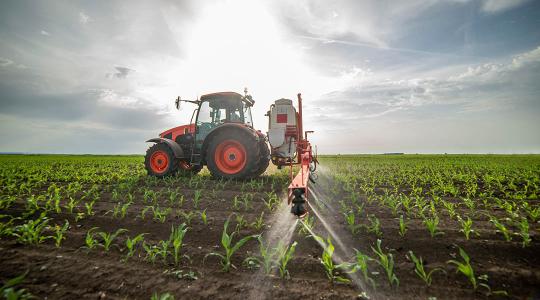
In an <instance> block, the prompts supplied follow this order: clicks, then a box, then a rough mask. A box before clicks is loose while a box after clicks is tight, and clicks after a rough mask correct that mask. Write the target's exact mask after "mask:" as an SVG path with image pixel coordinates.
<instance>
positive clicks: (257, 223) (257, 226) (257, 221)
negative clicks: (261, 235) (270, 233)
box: [251, 211, 264, 231]
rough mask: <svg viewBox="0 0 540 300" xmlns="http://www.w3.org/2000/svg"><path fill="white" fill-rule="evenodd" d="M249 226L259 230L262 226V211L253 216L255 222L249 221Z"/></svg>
mask: <svg viewBox="0 0 540 300" xmlns="http://www.w3.org/2000/svg"><path fill="white" fill-rule="evenodd" d="M251 227H253V228H254V229H255V230H257V231H260V230H261V229H262V228H263V227H264V211H261V214H260V215H259V216H258V217H257V218H255V222H253V223H251Z"/></svg>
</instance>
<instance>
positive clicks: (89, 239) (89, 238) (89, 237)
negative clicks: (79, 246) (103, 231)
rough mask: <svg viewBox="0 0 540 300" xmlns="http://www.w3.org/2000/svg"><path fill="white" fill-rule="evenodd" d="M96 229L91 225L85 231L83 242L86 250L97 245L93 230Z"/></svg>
mask: <svg viewBox="0 0 540 300" xmlns="http://www.w3.org/2000/svg"><path fill="white" fill-rule="evenodd" d="M96 229H98V227H93V228H91V229H90V230H88V231H87V232H86V237H85V239H84V243H85V245H86V246H85V247H86V249H88V250H92V249H94V248H95V247H96V246H97V245H98V241H97V240H96V239H95V238H94V230H96Z"/></svg>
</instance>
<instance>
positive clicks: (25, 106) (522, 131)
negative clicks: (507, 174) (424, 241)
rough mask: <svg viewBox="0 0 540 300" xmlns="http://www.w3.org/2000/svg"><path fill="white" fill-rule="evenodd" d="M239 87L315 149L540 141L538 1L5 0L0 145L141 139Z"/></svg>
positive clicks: (39, 148)
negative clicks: (298, 128)
mask: <svg viewBox="0 0 540 300" xmlns="http://www.w3.org/2000/svg"><path fill="white" fill-rule="evenodd" d="M244 87H248V89H249V91H250V93H251V94H252V95H253V98H254V99H255V100H256V105H255V108H254V119H255V126H256V127H257V128H259V129H262V130H263V131H265V130H266V128H267V120H266V119H265V117H264V113H265V112H266V110H267V109H268V106H269V105H270V104H271V103H272V102H273V101H274V100H276V99H278V98H282V97H285V98H291V99H294V98H295V95H296V93H298V92H302V94H303V95H304V102H305V111H306V117H305V118H306V120H305V123H306V125H305V127H306V129H312V130H315V134H314V135H313V139H312V140H313V142H314V143H315V144H317V145H318V149H319V152H320V153H380V152H407V153H444V152H448V153H465V152H467V153H531V152H534V153H540V133H539V132H540V1H526V0H479V1H472V0H424V1H418V0H407V1H398V0H396V1H381V0H373V1H355V0H351V1H284V0H283V1H252V0H238V1H232V0H231V1H195V0H194V1H162V2H157V1H1V2H0V152H39V153H143V152H144V151H145V149H146V148H147V147H148V145H146V144H145V143H144V141H145V140H146V139H149V138H152V137H155V136H157V134H158V133H159V132H160V131H163V130H165V129H167V128H170V127H174V126H177V125H180V124H184V123H188V122H189V119H190V117H191V112H192V110H193V107H191V106H189V105H185V106H184V107H183V108H182V110H181V111H176V110H175V109H174V107H173V99H174V98H176V96H178V95H180V96H182V97H183V98H191V99H193V98H196V97H198V96H200V95H202V94H205V93H208V92H215V91H223V90H232V91H237V92H242V91H243V89H244Z"/></svg>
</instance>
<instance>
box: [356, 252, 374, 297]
mask: <svg viewBox="0 0 540 300" xmlns="http://www.w3.org/2000/svg"><path fill="white" fill-rule="evenodd" d="M354 250H355V262H354V263H353V265H352V267H353V268H352V271H351V272H357V271H358V270H360V272H361V273H362V276H363V277H364V280H365V281H366V282H369V284H371V286H372V287H373V288H375V287H376V284H375V281H374V280H373V279H372V278H371V277H369V270H368V262H369V261H372V260H373V258H371V257H369V256H367V255H366V254H364V253H362V252H361V251H360V250H357V249H354Z"/></svg>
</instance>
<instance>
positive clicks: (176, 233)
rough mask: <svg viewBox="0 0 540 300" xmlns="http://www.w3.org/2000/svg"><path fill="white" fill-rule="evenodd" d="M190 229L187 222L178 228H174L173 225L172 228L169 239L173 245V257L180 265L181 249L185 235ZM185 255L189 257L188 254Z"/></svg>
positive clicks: (176, 263) (175, 262)
mask: <svg viewBox="0 0 540 300" xmlns="http://www.w3.org/2000/svg"><path fill="white" fill-rule="evenodd" d="M188 229H189V227H186V223H182V224H180V225H178V227H177V228H174V226H172V228H171V236H170V238H169V240H170V241H171V243H172V246H173V257H174V264H175V265H178V263H179V262H180V258H181V257H180V251H181V250H182V246H183V245H184V237H185V235H186V232H187V231H188ZM184 256H185V257H187V258H189V257H188V256H187V255H184Z"/></svg>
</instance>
